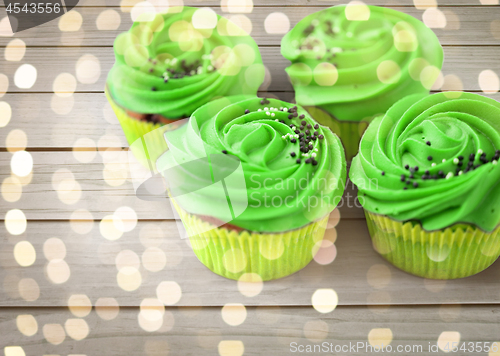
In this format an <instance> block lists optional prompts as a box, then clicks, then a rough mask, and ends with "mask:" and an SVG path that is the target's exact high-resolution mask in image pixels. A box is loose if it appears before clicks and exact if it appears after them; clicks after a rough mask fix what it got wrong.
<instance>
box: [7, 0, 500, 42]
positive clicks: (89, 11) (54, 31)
mask: <svg viewBox="0 0 500 356" xmlns="http://www.w3.org/2000/svg"><path fill="white" fill-rule="evenodd" d="M373 3H376V2H373ZM217 5H219V4H217ZM308 5H309V4H308ZM477 5H479V4H477ZM213 8H214V10H215V11H216V12H217V13H219V14H227V15H231V14H228V13H227V12H226V13H225V12H224V11H223V9H222V8H221V7H220V6H213ZM393 8H395V9H396V10H399V11H402V12H405V13H407V14H409V15H412V16H414V17H416V18H417V19H419V20H422V19H423V18H422V14H423V13H424V10H421V9H417V8H415V7H413V6H412V7H393ZM107 10H109V8H102V7H101V8H95V7H78V8H77V9H76V11H78V12H79V13H80V14H81V16H82V17H83V23H82V26H81V28H80V30H78V31H75V32H61V31H60V30H59V27H58V22H56V21H58V20H55V21H52V22H49V23H47V24H44V25H41V26H37V27H36V28H34V29H29V30H25V31H22V32H19V33H17V34H16V35H15V36H14V37H15V38H20V39H22V40H23V41H24V42H25V43H26V45H28V46H78V45H84V46H111V45H112V44H113V42H114V40H115V38H116V36H117V35H118V34H119V33H120V32H123V31H126V30H128V29H129V28H130V26H131V24H132V19H131V16H130V14H129V13H124V12H122V11H121V9H120V8H114V9H113V10H115V11H116V14H115V15H114V16H115V17H116V16H117V15H119V17H120V19H121V20H120V24H119V26H113V27H112V28H115V27H116V29H115V30H99V29H98V27H97V25H96V20H97V18H98V17H99V15H100V14H101V13H102V12H103V11H107ZM319 10H321V8H318V7H315V6H297V7H287V6H285V7H283V6H280V7H257V6H256V7H254V8H253V9H252V10H251V12H250V13H245V14H244V16H246V17H247V18H248V19H249V20H250V21H251V23H252V32H251V35H252V37H253V38H254V39H255V41H256V42H257V44H259V45H279V43H280V41H281V38H282V36H283V34H268V33H267V32H266V30H265V27H264V21H265V19H266V18H267V16H268V15H269V14H271V13H273V12H277V11H278V12H282V13H284V14H285V15H286V16H287V17H288V19H289V22H290V26H291V27H293V26H295V24H297V22H299V21H300V20H301V19H302V18H303V17H304V16H306V15H309V14H311V13H313V12H316V11H319ZM439 11H443V12H444V15H445V17H446V18H447V23H446V27H444V28H436V29H434V31H435V33H436V35H437V36H438V38H439V40H440V41H441V43H442V44H444V45H465V44H468V45H498V44H499V43H500V42H499V40H498V34H496V35H497V37H496V38H495V36H494V35H493V33H492V31H491V30H490V24H491V23H492V22H493V21H494V20H495V19H498V18H499V17H500V8H499V7H486V6H472V7H454V8H443V9H440V10H439ZM5 15H6V13H5V8H0V18H2V17H4V16H5ZM108 21H111V20H108ZM113 21H114V20H113ZM117 25H118V23H117ZM291 27H290V28H291ZM10 40H11V38H9V37H1V38H0V46H5V45H7V43H8V42H9V41H10Z"/></svg>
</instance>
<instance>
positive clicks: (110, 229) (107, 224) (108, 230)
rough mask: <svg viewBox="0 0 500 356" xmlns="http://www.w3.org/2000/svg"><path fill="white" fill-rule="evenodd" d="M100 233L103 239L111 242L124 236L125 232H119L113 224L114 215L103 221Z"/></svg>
mask: <svg viewBox="0 0 500 356" xmlns="http://www.w3.org/2000/svg"><path fill="white" fill-rule="evenodd" d="M99 231H100V232H101V235H102V237H104V238H105V239H107V240H110V241H114V240H118V239H119V238H120V237H122V235H123V231H120V230H118V229H117V228H116V226H115V224H114V223H113V215H106V216H105V217H104V218H103V219H102V220H101V222H100V223H99Z"/></svg>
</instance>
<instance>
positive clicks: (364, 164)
mask: <svg viewBox="0 0 500 356" xmlns="http://www.w3.org/2000/svg"><path fill="white" fill-rule="evenodd" d="M499 158H500V103H498V102H497V101H495V100H493V99H489V98H486V97H483V96H481V95H478V94H471V93H460V92H448V93H439V94H434V95H413V96H409V97H407V98H405V99H402V100H400V101H399V102H397V103H396V104H395V105H394V106H392V107H391V108H390V109H389V110H388V111H387V113H386V114H385V115H384V116H382V117H378V118H376V119H375V120H374V121H373V122H372V123H371V124H370V125H369V127H368V128H367V130H366V132H365V134H364V136H363V138H362V139H361V144H360V150H359V154H358V155H357V156H356V157H355V158H354V159H353V162H352V166H351V171H350V178H351V180H352V181H353V183H354V184H356V186H357V187H358V189H359V193H358V197H359V200H360V203H361V204H362V205H363V207H364V208H365V210H367V211H368V212H370V213H374V214H380V215H385V216H388V217H390V218H392V219H394V220H396V221H401V222H404V221H418V222H419V223H420V224H421V226H422V227H423V229H425V230H427V231H434V230H439V229H444V228H447V227H450V226H453V225H455V224H468V225H473V226H475V227H478V228H480V229H482V230H483V231H486V232H491V231H493V230H494V229H495V228H496V227H497V226H498V225H499V223H500V199H498V197H499V196H500V165H498V163H497V162H498V160H499Z"/></svg>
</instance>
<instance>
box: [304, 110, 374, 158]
mask: <svg viewBox="0 0 500 356" xmlns="http://www.w3.org/2000/svg"><path fill="white" fill-rule="evenodd" d="M304 109H306V110H307V112H308V113H309V114H310V115H311V116H312V117H313V118H314V119H315V120H316V121H317V122H319V123H320V124H321V125H324V126H327V127H329V128H330V130H332V132H333V133H334V134H336V135H337V136H338V137H339V138H340V140H341V141H342V145H343V146H344V150H345V154H346V161H348V162H350V161H351V160H352V158H353V157H354V156H356V154H357V153H358V149H359V142H360V141H361V136H363V133H364V132H365V130H366V128H367V127H368V124H369V121H367V120H361V121H341V120H338V119H337V118H336V117H334V116H333V115H331V114H329V113H328V112H326V111H325V110H324V109H321V108H319V107H316V106H304Z"/></svg>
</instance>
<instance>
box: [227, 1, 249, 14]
mask: <svg viewBox="0 0 500 356" xmlns="http://www.w3.org/2000/svg"><path fill="white" fill-rule="evenodd" d="M222 2H224V1H222ZM224 5H225V6H224V7H225V9H223V10H224V11H227V12H229V13H235V14H250V13H252V10H253V1H252V0H227V1H225V4H224ZM222 6H223V5H222V3H221V7H222Z"/></svg>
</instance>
